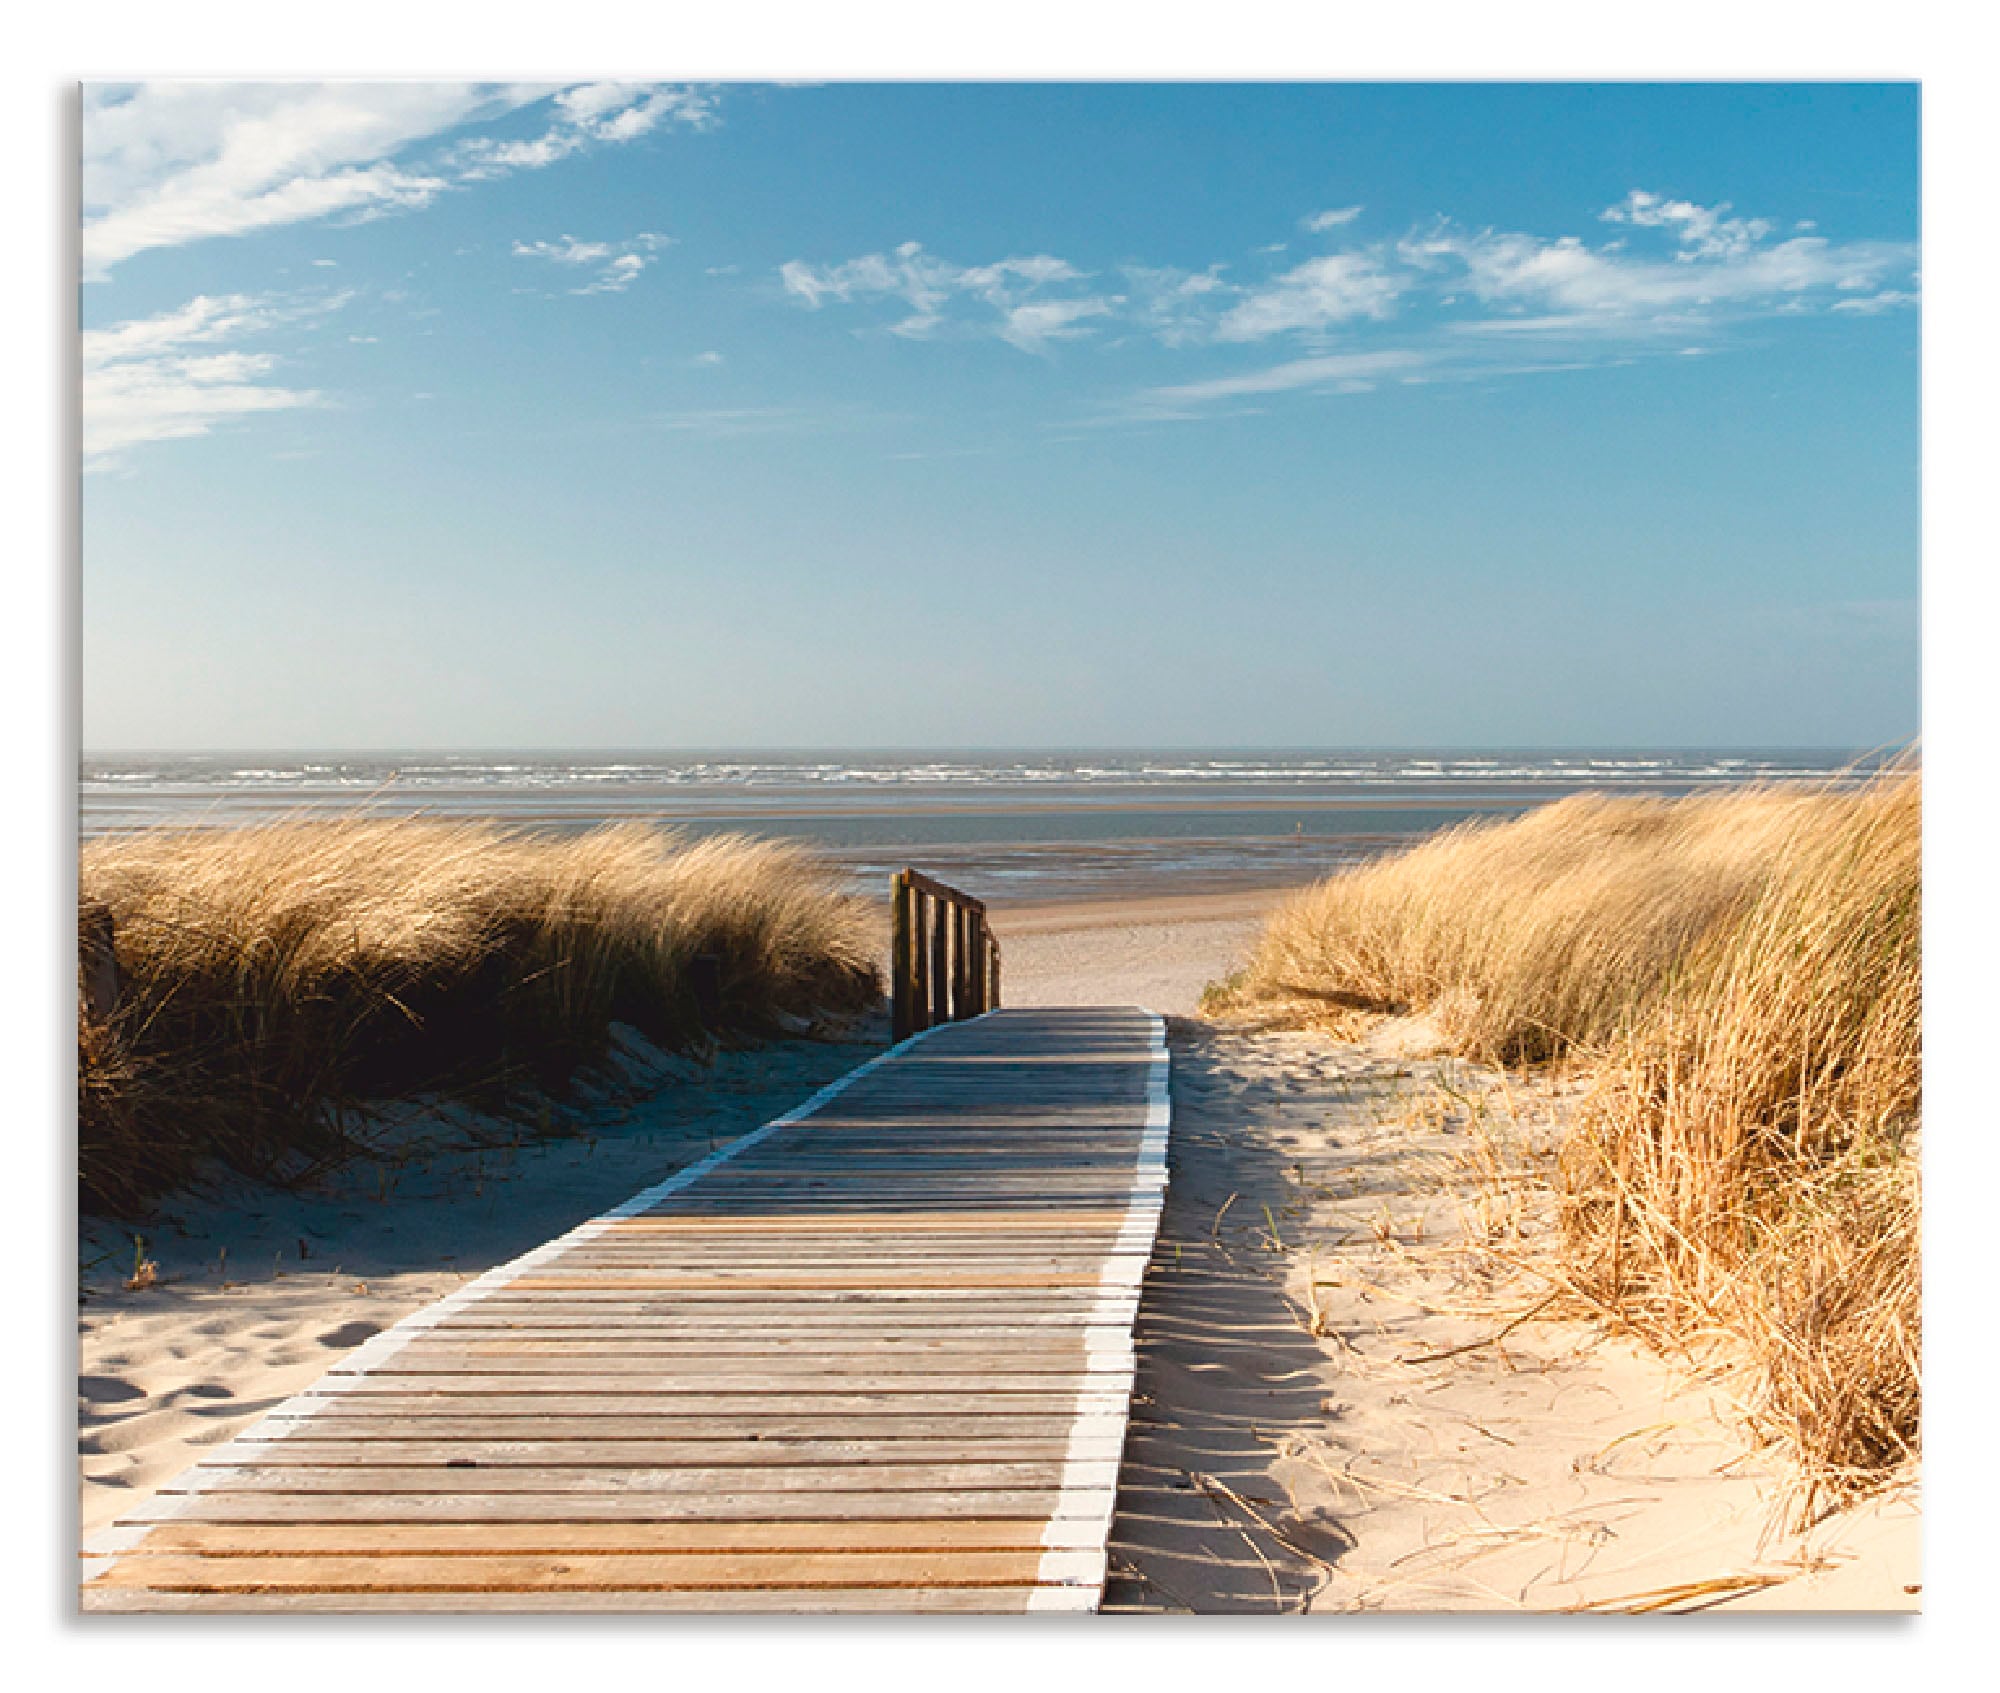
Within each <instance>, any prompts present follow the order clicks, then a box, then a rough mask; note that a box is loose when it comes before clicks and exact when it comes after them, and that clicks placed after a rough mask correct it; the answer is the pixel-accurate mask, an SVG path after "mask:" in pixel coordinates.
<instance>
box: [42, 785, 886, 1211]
mask: <svg viewBox="0 0 2000 1693" xmlns="http://www.w3.org/2000/svg"><path fill="white" fill-rule="evenodd" d="M79 892H80V900H81V904H82V907H83V910H84V911H85V912H86V913H87V914H89V920H90V921H91V922H94V923H102V922H103V921H105V920H106V917H107V916H108V921H109V924H110V930H111V933H112V934H113V936H114V937H115V953H116V966H117V976H118V979H119V980H118V992H117V998H116V1004H115V1009H112V1010H110V1011H109V1012H108V1014H106V1015H93V1014H91V1013H90V1011H89V1009H88V1008H86V1010H85V1013H84V1014H83V1015H82V1016H80V1018H79V1031H78V1068H79V1088H78V1142H79V1145H78V1154H79V1161H80V1162H79V1171H80V1178H81V1182H82V1192H83V1197H84V1200H85V1203H86V1205H87V1206H89V1207H91V1208H94V1209H100V1210H108V1211H111V1212H114V1213H131V1212H136V1211H138V1210H140V1209H142V1208H143V1207H144V1206H145V1205H146V1204H147V1202H148V1201H149V1200H150V1199H152V1198H153V1197H155V1196H156V1195H158V1194H159V1193H160V1192H162V1191H164V1190H165V1189H167V1188H169V1187H171V1186H173V1185H175V1184H177V1183H179V1182H181V1181H184V1180H186V1179H187V1178H188V1177H189V1176H190V1175H192V1174H194V1173H195V1172H196V1171H197V1170H198V1169H199V1168H200V1167H201V1165H202V1163H203V1161H204V1160H210V1159H214V1160H220V1161H221V1162H222V1163H224V1164H226V1165H229V1166H231V1167H233V1168H235V1169H237V1170H240V1171H243V1172H246V1173H253V1174H258V1175H265V1176H276V1177H285V1176H296V1175H299V1174H303V1173H308V1172H310V1171H312V1170H314V1169H316V1168H320V1167H323V1166H324V1165H325V1164H327V1163H329V1162H332V1161H337V1160H338V1159H339V1158H340V1157H342V1156H344V1155H346V1153H347V1152H349V1151H351V1150H352V1148H353V1146H354V1133H355V1131H354V1128H353V1124H352V1116H353V1113H354V1112H355V1110H356V1109H357V1108H358V1107H359V1106H360V1105H362V1104H363V1103H364V1102H366V1101H369V1100H373V1099H380V1098H391V1097H398V1096H407V1095H410V1094H412V1093H431V1092H443V1093H447V1094H455V1095H459V1096H465V1097H474V1098H477V1099H479V1100H480V1101H481V1102H482V1103H487V1104H494V1103H499V1102H501V1101H504V1100H505V1099H506V1098H507V1097H508V1096H510V1095H516V1096H541V1097H546V1096H547V1094H549V1093H551V1092H556V1091H559V1090H560V1089H561V1088H562V1087H563V1086H564V1085H565V1084H566V1083H567V1082H568V1081H569V1079H570V1078H571V1077H572V1076H574V1075H575V1074H576V1073H577V1072H578V1071H579V1069H581V1068H584V1067H587V1066H588V1065H590V1064H591V1063H592V1062H593V1061H595V1060H596V1059H598V1058H599V1057H601V1055H602V1054H603V1052H604V1051H605V1046H606V1042H607V1039H608V1037H609V1033H610V1030H611V1027H612V1025H613V1023H614V1022H622V1023H627V1024H630V1025H632V1026H633V1027H634V1028H636V1029H638V1030H639V1031H640V1032H641V1033H643V1034H645V1035H646V1036H648V1037H649V1038H650V1039H652V1040H653V1041H655V1042H657V1043H658V1044H659V1045H661V1046H664V1047H667V1048H669V1049H672V1048H675V1047H685V1046H686V1045H688V1044H689V1043H690V1042H699V1041H701V1040H704V1039H706V1038H707V1037H708V1036H709V1035H712V1034H714V1033H717V1032H740V1033H756V1032H768V1031H770V1030H773V1029H775V1028H779V1027H785V1026H790V1027H791V1028H793V1029H794V1030H796V1029H797V1028H799V1027H802V1026H803V1024H802V1022H801V1020H802V1019H807V1018H811V1017H813V1016H814V1015H816V1014H820V1013H828V1012H831V1013H836V1014H837V1013H843V1012H850V1011H854V1010H857V1009H859V1008H861V1007H863V1006H865V1005H867V1004H868V1003H870V1002H871V1001H872V1000H873V999H874V998H876V997H877V995H878V994H879V991H880V982H879V971H878V967H877V965H876V962H875V945H874V941H875V937H874V934H873V931H872V927H871V920H870V914H869V911H868V908H867V907H866V906H865V905H864V904H863V903H862V902H860V901H858V900H855V899H852V898H850V897H848V896H846V895H844V894H842V893H841V892H839V891H838V889H837V887H836V885H835V883H834V881H833V879H832V878H831V876H830V875H829V874H828V873H827V872H826V871H825V870H823V869H822V868H821V867H820V865H819V864H818V863H817V862H816V861H815V860H814V859H813V858H812V857H811V855H810V854H809V853H807V852H805V851H804V850H802V849H800V848H797V847H794V846H791V845H788V844H784V843H779V842H772V841H757V840H750V839H746V838H743V837H737V836H727V837H710V838H708V839H705V840H700V841H693V842H690V841H688V840H686V839H683V838H680V837H676V836H674V835H672V834H669V833H664V832H661V831H657V830H653V829H650V828H647V827H643V826H637V825H623V826H616V827H609V828H603V829H598V830H595V831H592V832H591V833H589V834H585V835H581V836H572V837H568V838H552V837H547V836H535V835H530V834H525V833H521V832H518V831H510V830H507V829H504V828H501V827H499V826H497V825H494V824H490V823H481V822H466V823H448V822H441V821H435V820H429V819H421V818H406V819H393V820H392V819H376V818H349V819H342V820H337V821H312V822H286V823H278V824H271V825H265V826H259V827H251V828H240V829H211V830H179V831H175V830H149V831H145V832H141V833H137V834H132V835H125V836H118V837H111V838H107V839H102V840H97V841H92V842H91V843H90V844H89V845H88V846H87V847H86V848H85V850H84V853H83V856H82V861H81V865H80V870H79ZM697 959H705V960H710V961H712V962H711V963H708V964H707V965H706V966H705V967H704V968H705V971H706V976H705V979H704V980H703V981H702V982H701V983H700V987H699V991H698V989H697V979H696V970H695V961H696V960H697ZM79 987H80V994H79V998H80V1000H84V1001H90V1000H93V999H97V1000H101V998H102V994H101V991H100V992H99V993H92V992H90V991H89V989H90V984H89V983H88V982H87V981H84V980H82V979H80V983H79ZM703 999H706V1000H707V1001H709V1003H708V1004H706V1005H704V1004H702V1003H699V1002H700V1001H701V1000H703Z"/></svg>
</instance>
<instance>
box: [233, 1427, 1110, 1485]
mask: <svg viewBox="0 0 2000 1693" xmlns="http://www.w3.org/2000/svg"><path fill="white" fill-rule="evenodd" d="M315 1432H319V1431H315ZM535 1432H536V1433H537V1434H540V1433H541V1432H542V1431H540V1430H537V1431H535ZM1071 1446H1072V1438H1071V1435H1070V1432H1069V1430H1068V1429H1067V1428H1064V1427H1061V1426H1058V1425H1052V1426H1051V1427H1050V1428H1048V1429H1047V1430H1046V1431H1045V1432H1043V1433H1041V1434H1039V1435H1034V1436H1029V1437H1027V1438H1014V1439H1009V1438H1007V1437H1006V1436H996V1435H986V1434H982V1435H981V1436H980V1437H979V1438H977V1439H974V1438H972V1437H970V1436H968V1435H966V1434H964V1433H963V1432H960V1433H956V1434H947V1435H936V1436H932V1437H929V1438H925V1437H923V1436H919V1435H908V1436H905V1435H887V1436H875V1437H872V1438H870V1437H862V1436H857V1435H848V1434H837V1433H826V1432H822V1433H819V1434H812V1435H793V1436H785V1435H771V1436H768V1437H765V1438H761V1439H749V1440H746V1439H741V1438H739V1439H737V1440H733V1441H732V1440H726V1439H721V1438H716V1439H710V1440H676V1439H672V1438H655V1437H653V1436H650V1435H649V1436H646V1437H644V1438H637V1439H634V1438H627V1439H618V1438H616V1437H614V1436H611V1435H608V1434H598V1433H592V1434H588V1435H583V1436H580V1437H572V1438H569V1439H561V1440H558V1439H540V1438H537V1439H525V1438H515V1439H508V1438H505V1437H503V1438H500V1439H492V1438H487V1439H473V1438H469V1437H467V1436H463V1435H460V1436H455V1437H452V1438H445V1439H439V1438H429V1439H397V1438H393V1437H391V1436H388V1435H385V1434H380V1433H376V1432H373V1431H367V1430H355V1431H348V1433H347V1435H346V1437H345V1438H334V1437H330V1436H329V1437H323V1438H315V1439H307V1438H305V1431H303V1430H302V1431H301V1432H300V1434H299V1435H297V1436H294V1437H292V1438H291V1439H288V1440H284V1441H281V1442H279V1443H278V1444H276V1445H274V1446H272V1447H271V1448H269V1449H268V1450H267V1451H266V1452H265V1454H264V1455H263V1457H261V1458H260V1459H259V1460H258V1462H259V1464H260V1466H261V1467H262V1468H264V1469H285V1468H288V1467H298V1466H305V1467H308V1468H313V1469H327V1468H338V1469H371V1468H383V1467H388V1466H395V1467H398V1468H402V1467H407V1466H412V1465H422V1466H435V1467H437V1468H439V1469H448V1468H463V1469H480V1470H486V1469H537V1468H540V1469H597V1470H604V1469H672V1468H676V1467H682V1466H695V1467H698V1468H703V1469H707V1468H720V1467H727V1468H731V1469H740V1468H741V1467H742V1466H744V1465H746V1464H749V1465H754V1466H757V1467H760V1468H766V1469H789V1468H792V1467H794V1466H796V1465H799V1464H811V1465H813V1466H815V1467H817V1468H823V1469H836V1468H839V1467H842V1466H844V1465H850V1464H874V1463H877V1462H888V1463H920V1464H939V1463H959V1462H977V1463H982V1464H987V1463H1048V1462H1050V1461H1052V1460H1053V1461H1056V1462H1060V1461H1061V1459H1062V1457H1063V1455H1064V1454H1065V1453H1066V1452H1068V1451H1069V1450H1070V1449H1071ZM445 1479H447V1480H449V1479H450V1478H449V1477H447V1478H445Z"/></svg>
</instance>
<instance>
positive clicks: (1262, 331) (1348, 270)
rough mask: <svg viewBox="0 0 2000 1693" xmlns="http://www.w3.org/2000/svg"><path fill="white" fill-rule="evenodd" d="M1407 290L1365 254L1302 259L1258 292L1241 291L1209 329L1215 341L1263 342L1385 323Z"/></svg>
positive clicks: (1406, 284)
mask: <svg viewBox="0 0 2000 1693" xmlns="http://www.w3.org/2000/svg"><path fill="white" fill-rule="evenodd" d="M1409 286H1410V280H1409V278H1407V277H1404V276H1398V275H1394V274H1392V273H1391V272H1390V271H1388V270H1387V269H1385V268H1384V267H1383V264H1382V262H1381V260H1380V259H1379V258H1378V257H1377V256H1376V255H1375V254H1374V253H1371V252H1356V253H1331V254H1328V255H1326V256H1325V257H1323V258H1317V259H1308V260H1306V262H1305V263H1304V264H1302V265H1295V266H1294V267H1293V268H1292V269H1290V270H1288V271H1286V272H1285V273H1284V274H1283V275H1282V276H1279V277H1276V278H1274V279H1273V280H1272V281H1270V282H1269V283H1266V284H1265V285H1263V286H1262V287H1258V288H1252V289H1249V290H1246V291H1245V292H1244V293H1243V295H1242V297H1241V298H1240V299H1238V300H1237V302H1236V304H1235V305H1233V306H1231V307H1230V308H1229V310H1228V311H1227V312H1225V313H1224V314H1223V315H1222V318H1221V320H1220V321H1219V322H1218V323H1217V324H1216V326H1215V337H1216V339H1217V340H1219V341H1264V340H1268V339H1269V338H1270V337H1271V336H1273V335H1287V334H1292V333H1295V332H1298V331H1301V330H1304V331H1321V330H1326V329H1331V328H1333V327H1334V326H1335V325H1338V324H1344V323H1348V322H1350V321H1352V320H1353V319H1355V318H1385V317H1387V316H1388V315H1389V314H1390V312H1391V311H1393V310H1394V309H1395V305H1396V301H1397V299H1398V298H1399V297H1400V296H1401V295H1402V293H1403V292H1404V291H1405V289H1407V288H1408V287H1409Z"/></svg>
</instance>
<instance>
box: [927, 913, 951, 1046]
mask: <svg viewBox="0 0 2000 1693" xmlns="http://www.w3.org/2000/svg"><path fill="white" fill-rule="evenodd" d="M950 1021H951V917H950V915H949V913H948V912H947V911H946V910H945V904H944V901H943V900H941V899H937V898H935V897H934V898H933V899H932V900H931V1023H932V1025H933V1026H935V1025H936V1024H939V1023H948V1022H950Z"/></svg>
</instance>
